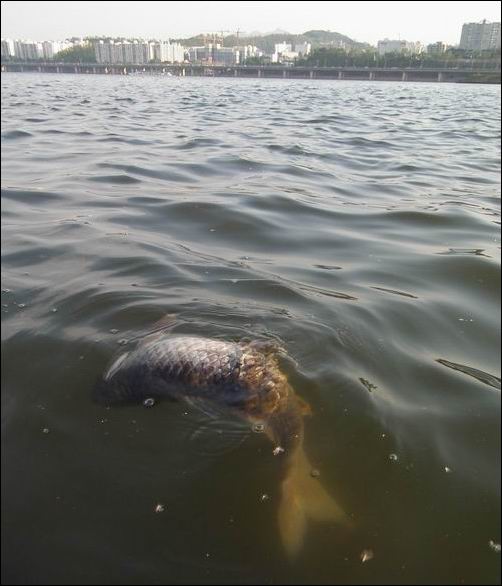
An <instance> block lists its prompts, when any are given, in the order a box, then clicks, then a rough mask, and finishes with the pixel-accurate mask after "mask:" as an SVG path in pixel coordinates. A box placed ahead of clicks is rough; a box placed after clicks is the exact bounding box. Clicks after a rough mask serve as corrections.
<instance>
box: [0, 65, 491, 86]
mask: <svg viewBox="0 0 502 586" xmlns="http://www.w3.org/2000/svg"><path fill="white" fill-rule="evenodd" d="M4 72H21V73H22V72H40V73H77V74H96V75H166V76H177V77H239V78H242V77H248V78H272V79H281V78H282V79H339V80H344V79H345V80H354V81H368V80H369V81H425V82H450V83H487V84H500V82H501V77H500V70H488V69H479V70H476V69H452V68H450V69H449V68H444V69H423V68H420V69H413V68H396V67H393V68H379V67H375V68H367V67H363V68H358V67H300V66H298V67H286V66H279V65H269V66H266V65H236V66H228V67H227V66H223V65H192V64H186V63H184V64H174V65H164V64H160V63H148V64H144V65H129V64H115V65H106V64H101V63H56V62H45V63H39V62H24V63H22V62H6V63H2V73H4Z"/></svg>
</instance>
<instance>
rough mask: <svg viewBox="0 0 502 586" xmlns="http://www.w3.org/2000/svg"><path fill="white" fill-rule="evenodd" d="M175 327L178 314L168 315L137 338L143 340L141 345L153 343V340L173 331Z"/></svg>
mask: <svg viewBox="0 0 502 586" xmlns="http://www.w3.org/2000/svg"><path fill="white" fill-rule="evenodd" d="M175 325H176V314H174V313H166V315H164V316H163V317H161V318H160V319H159V320H157V321H156V322H154V323H153V324H152V325H151V326H150V327H149V328H148V330H147V331H146V332H145V333H144V334H142V335H140V336H137V338H138V339H140V340H141V343H143V342H151V341H152V340H155V339H157V338H160V337H162V336H163V335H164V334H165V333H166V331H167V330H170V329H172V328H173V327H174V326H175ZM133 340H134V338H133Z"/></svg>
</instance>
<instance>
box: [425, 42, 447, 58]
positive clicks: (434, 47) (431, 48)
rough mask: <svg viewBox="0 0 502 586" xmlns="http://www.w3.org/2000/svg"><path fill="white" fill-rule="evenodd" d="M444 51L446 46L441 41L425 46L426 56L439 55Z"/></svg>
mask: <svg viewBox="0 0 502 586" xmlns="http://www.w3.org/2000/svg"><path fill="white" fill-rule="evenodd" d="M445 51H446V45H445V44H444V43H443V42H442V41H438V42H437V43H431V44H430V45H427V54H428V55H441V54H442V53H444V52H445Z"/></svg>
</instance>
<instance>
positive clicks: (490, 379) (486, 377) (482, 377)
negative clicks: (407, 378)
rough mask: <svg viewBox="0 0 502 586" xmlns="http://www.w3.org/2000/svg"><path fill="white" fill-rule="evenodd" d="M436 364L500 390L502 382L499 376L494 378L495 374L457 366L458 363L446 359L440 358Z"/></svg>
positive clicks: (461, 365)
mask: <svg viewBox="0 0 502 586" xmlns="http://www.w3.org/2000/svg"><path fill="white" fill-rule="evenodd" d="M436 362H439V364H442V365H443V366H447V367H448V368H451V369H453V370H456V371H458V372H463V373H464V374H467V375H469V376H472V377H473V378H475V379H477V380H478V381H480V382H482V383H484V384H485V385H488V386H490V387H493V388H494V389H499V390H500V386H501V380H500V378H499V377H498V376H494V375H493V374H489V373H488V372H484V371H483V370H479V369H478V368H473V367H472V366H466V365H465V364H457V363H456V362H450V361H449V360H445V359H444V358H438V359H437V360H436Z"/></svg>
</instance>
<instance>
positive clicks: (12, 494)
mask: <svg viewBox="0 0 502 586" xmlns="http://www.w3.org/2000/svg"><path fill="white" fill-rule="evenodd" d="M2 120H3V125H2V220H3V226H2V407H3V409H2V415H3V418H2V434H3V440H4V441H3V446H4V451H3V472H4V474H3V491H2V494H3V502H2V507H3V510H2V512H3V540H2V542H3V546H2V547H3V578H4V580H5V582H6V583H12V584H25V583H31V584H33V583H55V584H56V583H57V584H59V583H61V584H63V583H65V584H66V583H73V584H77V583H92V584H98V583H102V582H104V583H121V584H146V583H190V582H193V581H194V582H196V583H229V584H230V583H242V584H251V583H257V582H258V583H302V582H303V583H330V584H332V583H339V584H345V583H351V584H361V583H368V584H374V583H396V584H398V583H399V584H401V583H408V584H416V583H442V584H450V583H490V584H492V583H498V582H499V581H500V548H499V549H498V551H497V547H496V545H497V544H500V378H499V376H500V329H499V323H500V176H499V173H500V149H499V144H500V143H499V141H500V88H498V87H496V86H461V85H458V86H455V85H449V84H444V85H440V84H431V85H428V84H416V85H415V84H410V83H408V84H406V83H404V84H399V83H391V84H386V83H372V84H366V83H364V82H354V83H351V82H330V81H326V82H311V81H305V82H304V81H298V82H294V83H292V82H282V81H274V80H215V79H211V80H204V79H179V78H169V79H156V78H152V79H148V78H144V79H134V78H129V77H120V78H119V77H99V76H84V75H82V76H69V75H68V76H51V75H35V74H6V75H4V76H3V77H2ZM166 313H175V314H177V316H178V322H177V325H176V328H175V330H176V333H188V334H197V335H204V336H208V337H213V338H219V339H228V340H240V339H242V338H245V337H248V338H251V339H254V338H260V339H270V340H274V341H276V342H278V343H279V344H280V345H281V346H284V347H285V348H287V351H288V354H289V356H290V359H284V360H283V369H284V370H285V372H287V374H288V376H289V379H290V381H291V384H292V385H293V386H294V388H295V390H296V392H297V393H298V394H299V395H300V396H301V397H302V398H303V399H305V400H306V401H307V402H308V403H309V404H310V405H311V407H312V412H313V413H312V417H309V418H307V419H306V429H305V437H306V439H305V449H306V452H307V453H308V456H309V460H310V461H311V463H312V466H313V469H314V470H316V471H318V473H319V475H320V478H321V480H322V484H323V486H325V487H326V489H327V490H328V491H329V492H330V494H331V495H332V496H333V497H335V498H336V500H337V501H338V502H340V503H341V504H342V505H343V508H344V509H345V510H346V511H347V512H348V514H349V515H350V517H351V518H352V519H353V522H354V528H353V529H352V530H347V529H343V528H340V527H338V526H336V525H331V524H312V525H309V528H308V534H307V539H306V543H305V546H304V549H303V550H302V552H301V553H300V555H299V556H298V557H297V559H296V560H295V561H294V562H293V563H290V562H288V560H287V559H285V557H284V554H283V551H282V548H281V543H280V540H279V536H278V531H277V504H278V499H279V479H280V474H279V471H278V469H277V458H275V457H274V456H273V454H272V453H271V450H270V444H269V443H268V442H267V439H266V437H265V436H264V434H263V433H260V432H258V433H253V431H254V430H253V429H251V428H250V427H249V426H245V425H244V424H242V422H238V421H235V420H234V419H232V418H228V417H227V416H226V415H223V414H220V413H211V412H208V411H207V409H205V408H204V409H201V408H200V405H186V404H180V403H174V402H170V401H162V402H156V403H155V405H154V406H153V407H152V408H145V407H144V406H142V405H137V406H135V405H133V406H123V407H113V408H106V407H104V406H102V405H99V404H96V403H94V402H93V401H92V388H93V385H94V382H95V380H96V378H97V377H98V376H99V375H100V374H101V373H102V371H103V369H104V368H105V366H106V364H107V363H108V361H109V360H110V358H111V357H112V356H113V355H114V353H115V352H117V351H118V350H120V349H122V346H125V347H126V348H127V346H128V345H131V344H133V343H134V339H135V337H136V336H137V335H138V332H141V331H142V330H144V328H145V327H146V326H148V325H149V324H151V323H153V322H155V320H157V319H159V318H160V317H161V316H163V315H165V314H166ZM391 456H392V457H391ZM394 456H395V457H394ZM159 505H160V506H161V507H160V509H159V508H158V507H159ZM492 544H493V545H492ZM368 552H371V553H368Z"/></svg>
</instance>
